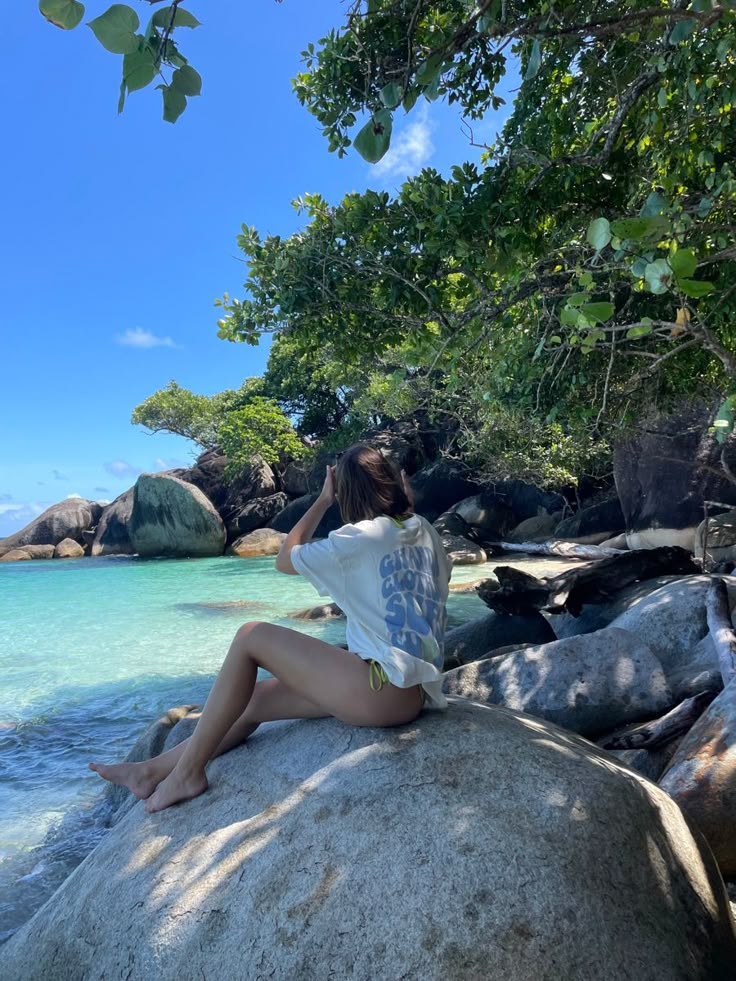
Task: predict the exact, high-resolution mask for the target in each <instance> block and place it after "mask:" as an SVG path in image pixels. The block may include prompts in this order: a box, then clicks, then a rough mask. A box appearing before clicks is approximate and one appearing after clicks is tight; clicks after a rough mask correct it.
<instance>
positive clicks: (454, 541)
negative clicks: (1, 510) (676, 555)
mask: <svg viewBox="0 0 736 981" xmlns="http://www.w3.org/2000/svg"><path fill="white" fill-rule="evenodd" d="M708 420H709V416H708V411H707V408H706V407H704V406H689V407H687V408H686V409H683V410H682V411H681V412H680V413H679V414H678V415H677V416H665V417H660V418H657V419H655V420H653V421H652V422H651V424H649V425H648V426H647V427H645V428H644V429H642V432H641V433H640V435H638V436H637V437H636V438H635V439H630V440H628V441H627V442H622V443H621V444H620V445H619V446H618V447H617V450H616V456H615V467H614V478H615V485H614V487H613V488H608V489H607V490H606V489H604V490H601V489H600V488H598V489H594V490H596V491H597V493H596V494H594V495H593V496H592V497H589V498H588V499H587V500H586V499H583V500H582V501H581V500H580V499H579V497H578V498H576V497H575V496H574V495H571V494H570V493H569V492H568V493H567V494H563V493H555V492H548V491H542V490H540V489H539V488H537V487H534V486H532V485H531V484H528V483H525V482H523V481H520V480H507V481H502V482H499V483H495V484H493V485H489V484H487V483H486V484H483V483H481V482H480V481H479V480H478V479H477V477H474V474H473V473H472V472H471V471H470V470H469V469H468V468H467V467H466V466H464V465H463V464H462V463H460V462H457V461H452V460H448V459H446V458H444V457H441V456H438V446H437V441H436V438H435V437H434V436H433V435H432V434H428V433H426V432H423V431H422V430H421V429H419V428H418V427H417V426H416V425H413V424H408V423H407V424H400V425H397V426H396V427H395V429H393V430H391V431H385V432H372V433H369V434H367V437H366V438H367V441H368V442H371V443H372V444H373V445H376V446H379V447H381V448H382V449H383V450H384V452H386V453H388V454H390V455H391V456H392V457H393V458H394V459H395V460H396V461H397V462H398V463H399V465H400V466H401V467H402V468H403V469H404V470H405V471H406V473H407V474H408V475H409V477H410V480H411V484H412V488H413V492H414V495H415V499H416V510H417V511H418V513H419V514H422V515H424V516H425V517H426V518H428V520H430V521H432V522H434V524H435V527H436V528H437V530H438V531H439V533H440V535H441V537H442V540H443V543H444V545H445V548H446V550H447V552H448V554H449V555H450V557H451V558H452V560H453V562H455V563H458V564H472V563H482V562H485V561H486V560H487V559H488V558H489V556H490V555H493V554H496V552H497V551H498V549H499V547H501V546H504V545H515V546H519V545H522V544H536V543H540V542H547V541H549V540H555V541H567V542H573V543H580V544H602V545H603V546H611V547H615V548H624V549H625V548H632V549H638V548H652V547H655V546H658V545H680V546H683V547H685V548H687V549H688V550H689V551H691V552H694V553H695V554H696V556H699V557H701V558H702V556H703V553H704V552H705V551H707V553H708V556H707V557H708V559H709V560H710V561H711V563H714V562H724V561H725V562H728V561H731V562H733V561H736V511H731V510H730V509H731V508H736V486H734V484H733V483H732V482H731V481H730V479H728V476H727V474H726V472H725V471H724V470H723V468H722V466H721V460H720V453H721V448H720V447H719V446H718V444H717V443H716V441H715V439H714V437H713V434H712V433H711V432H710V431H709V428H708ZM331 462H334V455H331V454H329V453H326V452H320V453H318V454H317V455H316V458H315V459H313V460H311V461H310V462H309V463H304V462H299V461H294V460H291V461H288V460H287V461H284V462H283V464H282V465H280V466H275V467H271V466H269V465H268V464H267V463H265V462H264V461H263V460H261V459H254V460H253V462H252V464H251V466H250V467H249V468H248V469H247V471H246V472H244V473H242V474H241V475H240V476H239V477H238V478H237V479H235V480H232V481H228V480H227V479H226V478H225V468H226V465H227V459H226V457H224V456H223V455H222V453H220V452H219V451H218V450H208V451H207V452H205V453H203V454H202V455H201V456H200V457H199V458H198V459H197V461H196V463H195V464H194V466H193V467H190V468H186V469H178V470H171V471H166V472H163V473H157V474H142V475H141V476H140V477H139V478H138V480H137V481H136V483H135V486H134V487H131V488H130V489H129V490H127V491H125V493H123V494H121V495H120V496H119V497H117V498H116V499H115V500H114V501H113V502H112V503H111V504H108V505H106V506H104V507H103V506H102V505H100V504H97V503H95V502H92V501H85V500H81V499H71V500H66V501H62V502H60V503H59V504H55V505H53V507H51V508H49V509H48V510H47V511H46V512H44V513H43V514H42V515H41V516H40V517H39V518H37V519H35V521H33V522H31V523H30V524H29V525H27V526H26V527H25V528H23V529H22V530H21V531H19V532H16V533H15V534H14V535H11V536H9V537H8V538H5V539H1V540H0V561H3V560H4V561H12V560H18V559H30V558H47V557H49V553H48V546H53V547H54V549H56V547H57V546H58V545H60V544H61V543H62V542H64V541H65V540H66V539H69V540H71V542H75V543H76V544H77V545H78V546H79V548H81V549H82V552H80V551H79V549H76V548H74V549H72V546H70V545H69V544H68V543H65V546H64V549H61V552H62V553H64V552H65V550H66V552H67V553H69V550H70V549H72V553H73V554H74V555H77V556H78V555H81V554H85V555H92V556H97V555H134V554H137V555H140V556H148V557H153V556H161V557H203V556H215V555H222V554H223V552H227V553H228V554H233V555H240V556H243V557H251V556H258V555H272V554H275V553H276V552H277V551H278V549H279V546H280V544H281V542H282V541H283V537H284V535H285V533H286V532H288V531H289V530H290V529H291V528H292V527H293V525H294V524H295V523H296V521H297V520H298V519H299V518H300V517H301V516H302V515H303V514H304V513H305V512H306V510H307V509H308V508H309V506H310V505H311V504H312V502H313V501H314V500H315V498H316V495H317V492H318V491H319V489H320V487H321V484H322V480H323V478H324V470H325V465H326V464H328V463H331ZM709 501H710V502H715V503H714V506H713V507H712V508H711V511H710V513H709V515H708V518H707V520H705V519H704V516H703V508H704V502H709ZM340 523H341V521H340V515H339V511H338V509H337V507H335V506H333V507H332V508H331V509H330V510H329V511H328V512H327V514H326V515H325V517H324V519H323V521H322V522H321V524H320V526H319V528H318V529H317V537H321V536H324V535H326V534H327V533H328V532H329V531H331V530H333V529H334V528H337V527H339V525H340ZM35 546H46V548H44V549H43V550H39V549H38V548H35ZM54 554H57V553H54ZM69 554H71V553H69Z"/></svg>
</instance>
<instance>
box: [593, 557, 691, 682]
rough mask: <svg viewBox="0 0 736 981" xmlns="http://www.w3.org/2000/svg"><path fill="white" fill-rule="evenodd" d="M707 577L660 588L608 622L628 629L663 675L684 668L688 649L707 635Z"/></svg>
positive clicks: (680, 581) (687, 660)
mask: <svg viewBox="0 0 736 981" xmlns="http://www.w3.org/2000/svg"><path fill="white" fill-rule="evenodd" d="M709 585H710V577H709V576H683V577H681V578H679V579H676V580H674V581H673V582H670V583H667V585H665V586H660V587H659V589H655V590H654V592H651V593H648V594H647V595H645V596H643V597H642V598H641V599H639V600H638V601H637V602H636V603H634V604H632V605H631V606H630V607H629V609H628V610H626V611H625V612H624V613H621V614H620V615H619V616H617V617H616V619H615V620H612V621H611V626H612V627H620V628H621V629H622V630H630V631H631V632H632V633H633V634H636V636H637V637H638V638H639V640H640V641H641V642H642V643H644V644H646V645H647V646H648V647H649V648H651V650H652V651H653V652H654V653H655V654H656V655H657V657H658V658H659V659H660V661H661V662H662V667H663V668H664V671H665V674H669V673H670V672H675V671H678V670H679V669H681V668H682V667H683V666H684V665H687V664H688V662H689V661H690V658H691V654H692V650H693V648H694V647H695V645H696V644H697V642H698V641H699V640H702V638H703V637H705V635H706V634H707V633H708V621H707V617H706V612H705V595H706V593H707V591H708V586H709Z"/></svg>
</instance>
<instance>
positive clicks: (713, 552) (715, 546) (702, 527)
mask: <svg viewBox="0 0 736 981" xmlns="http://www.w3.org/2000/svg"><path fill="white" fill-rule="evenodd" d="M705 544H706V522H705V520H703V521H701V522H700V524H699V525H698V527H697V529H696V530H695V558H696V559H701V560H702V558H703V553H704V548H705ZM707 544H708V562H709V563H711V565H709V566H708V568H712V564H715V563H717V562H734V561H736V511H727V512H726V513H725V514H717V515H715V517H709V518H708V521H707Z"/></svg>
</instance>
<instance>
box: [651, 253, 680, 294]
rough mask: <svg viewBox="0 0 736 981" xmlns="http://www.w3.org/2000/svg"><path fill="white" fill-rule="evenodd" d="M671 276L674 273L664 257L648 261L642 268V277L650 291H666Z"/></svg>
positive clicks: (672, 276) (671, 278)
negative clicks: (643, 268) (644, 267)
mask: <svg viewBox="0 0 736 981" xmlns="http://www.w3.org/2000/svg"><path fill="white" fill-rule="evenodd" d="M673 278H674V274H673V272H672V269H671V268H670V264H669V262H667V260H666V259H657V260H655V261H654V262H649V263H647V267H646V269H645V270H644V279H645V280H646V283H647V286H648V287H649V292H650V293H666V292H667V290H668V289H669V288H670V284H671V282H672V280H673Z"/></svg>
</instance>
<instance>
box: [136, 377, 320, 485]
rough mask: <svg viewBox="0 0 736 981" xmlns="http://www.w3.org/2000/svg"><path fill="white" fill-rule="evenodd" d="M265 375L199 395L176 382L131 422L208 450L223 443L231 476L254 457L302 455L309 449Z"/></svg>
mask: <svg viewBox="0 0 736 981" xmlns="http://www.w3.org/2000/svg"><path fill="white" fill-rule="evenodd" d="M265 392H266V389H265V386H264V381H263V379H261V378H248V379H246V380H245V382H244V383H243V384H242V385H241V386H240V388H238V389H227V390H226V391H224V392H219V393H218V394H217V395H210V396H208V395H196V394H195V393H194V392H190V391H189V389H187V388H182V387H181V386H180V385H177V383H176V382H175V381H171V382H169V384H168V385H167V386H166V388H162V389H161V390H160V391H158V392H154V393H153V395H150V396H149V397H148V398H147V399H145V401H143V402H141V404H140V405H138V406H136V408H135V409H134V410H133V416H132V419H131V422H133V423H134V425H138V426H145V428H146V429H148V430H149V431H150V432H152V433H157V432H167V433H175V434H176V435H178V436H183V437H185V439H191V440H192V441H193V442H195V443H197V445H198V446H200V447H202V449H205V450H208V449H212V448H214V447H215V446H219V447H220V448H221V449H222V450H223V451H224V452H225V453H226V454H227V456H228V457H229V458H230V464H229V469H228V476H230V477H233V476H237V474H238V473H240V472H241V471H242V470H244V469H245V468H246V467H247V466H248V464H249V462H250V459H251V457H253V456H261V457H262V458H263V459H264V460H265V461H266V462H267V463H276V462H277V461H278V460H279V459H280V457H282V456H286V457H292V458H294V459H298V458H299V457H301V456H303V455H304V453H305V452H306V448H305V446H304V443H303V441H302V440H301V439H300V438H299V436H298V435H297V433H296V431H295V430H294V427H293V426H292V424H291V422H290V420H289V418H288V417H287V416H286V414H285V413H284V411H283V409H282V408H281V407H280V406H279V404H278V403H277V402H276V401H275V400H274V399H272V398H268V397H266V395H265Z"/></svg>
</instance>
